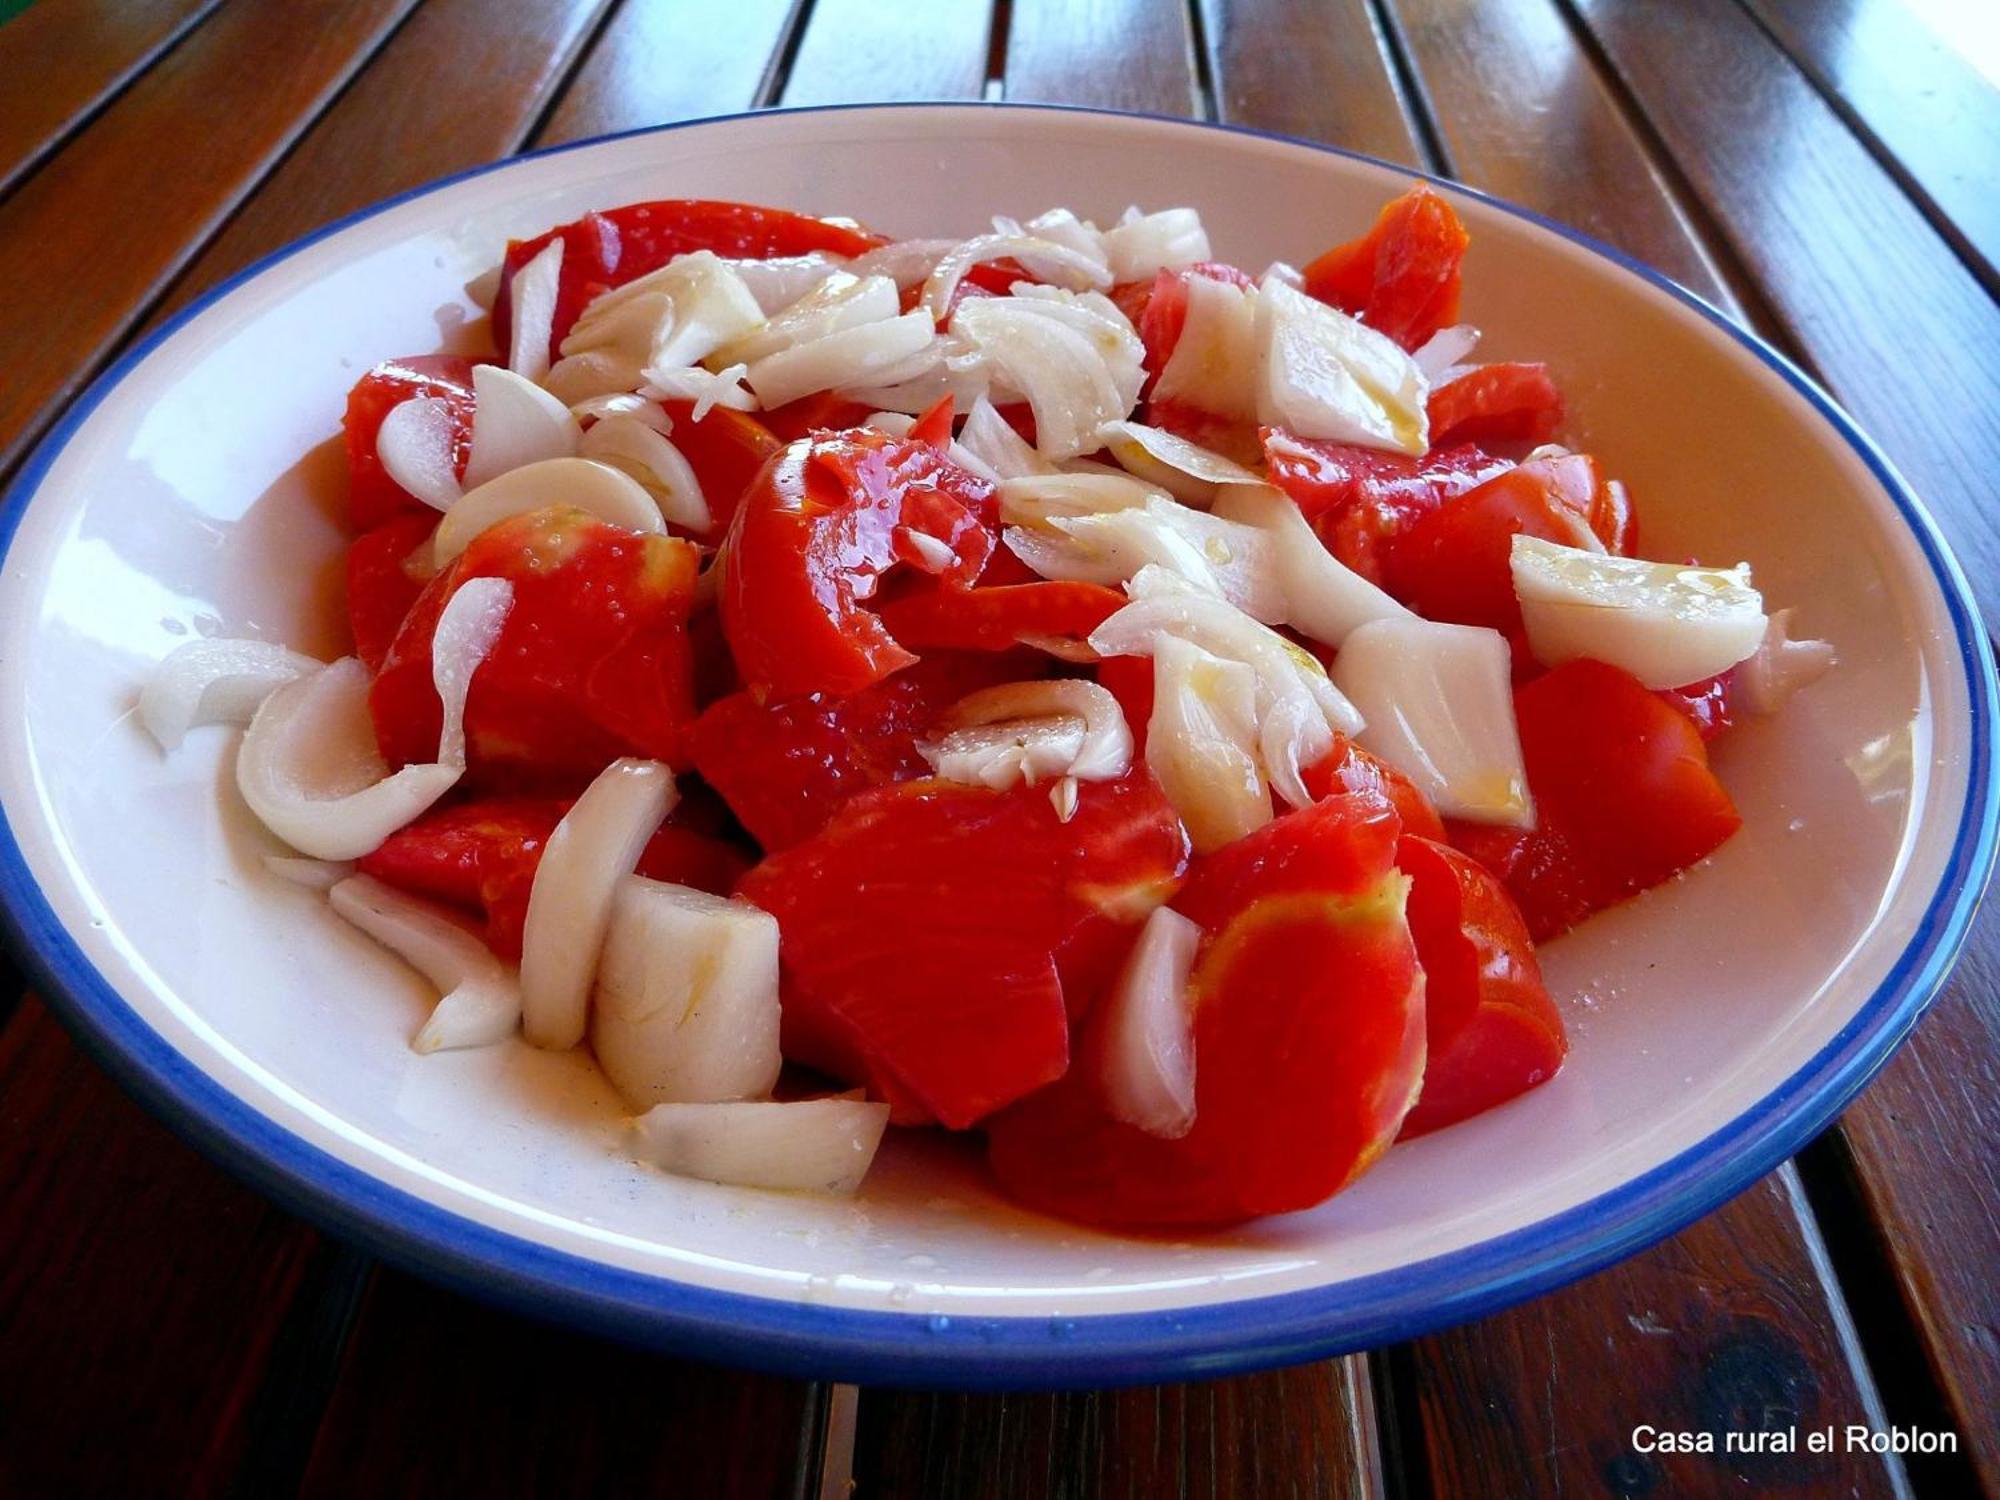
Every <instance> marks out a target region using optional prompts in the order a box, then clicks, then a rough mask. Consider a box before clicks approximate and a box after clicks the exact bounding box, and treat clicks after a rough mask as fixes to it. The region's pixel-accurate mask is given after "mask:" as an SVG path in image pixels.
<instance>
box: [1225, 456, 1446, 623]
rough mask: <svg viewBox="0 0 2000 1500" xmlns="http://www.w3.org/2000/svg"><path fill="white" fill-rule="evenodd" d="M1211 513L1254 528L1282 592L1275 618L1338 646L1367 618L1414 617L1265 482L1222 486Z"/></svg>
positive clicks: (1292, 504) (1289, 500)
mask: <svg viewBox="0 0 2000 1500" xmlns="http://www.w3.org/2000/svg"><path fill="white" fill-rule="evenodd" d="M1215 514H1216V515H1218V516H1221V517H1224V518H1226V519H1228V520H1231V521H1237V522H1241V523H1242V524H1243V525H1245V526H1250V527H1254V528H1256V530H1257V531H1258V532H1259V533H1261V534H1262V535H1263V536H1264V537H1265V538H1266V539H1267V547H1266V553H1267V555H1268V556H1269V558H1270V560H1271V567H1272V569H1273V572H1274V575H1275V580H1276V583H1277V586H1278V589H1279V591H1280V592H1281V593H1282V594H1283V596H1284V605H1283V613H1282V614H1281V615H1280V616H1279V622H1280V623H1283V624H1287V625H1291V626H1293V627H1294V628H1296V629H1297V630H1299V631H1300V632H1302V633H1303V634H1305V635H1308V636H1310V637H1311V638H1312V639H1313V640H1316V641H1324V642H1326V643H1327V644H1328V645H1330V646H1338V645H1339V644H1340V643H1341V642H1342V641H1344V640H1346V639H1347V637H1348V635H1349V634H1350V633H1351V632H1352V631H1354V630H1357V629H1359V628H1360V627H1361V626H1363V625H1366V624H1367V623H1368V622H1369V621H1370V620H1401V619H1409V618H1412V616H1411V614H1410V611H1409V610H1407V609H1405V608H1404V607H1403V606H1402V605H1400V604H1398V603H1397V602H1396V601H1395V600H1394V599H1392V598H1390V597H1389V596H1388V595H1387V594H1385V593H1384V592H1383V591H1382V590H1381V589H1379V588H1377V587H1376V586H1375V585H1374V584H1372V583H1370V582H1369V581H1368V580H1367V579H1365V578H1363V577H1362V576H1361V575H1360V574H1359V573H1356V572H1355V571H1354V570H1353V569H1352V568H1349V567H1347V566H1346V565H1345V564H1344V563H1342V562H1341V561H1340V559H1339V558H1337V557H1335V556H1334V555H1333V554H1332V553H1331V552H1329V551H1327V549H1326V548H1325V547H1324V546H1323V545H1321V543H1320V539H1319V538H1318V537H1317V536H1315V535H1314V534H1313V529H1312V526H1311V525H1310V524H1309V523H1308V522H1307V521H1306V518H1305V516H1304V515H1302V514H1301V513H1300V511H1299V508H1298V505H1297V504H1296V503H1294V501H1293V500H1292V498H1291V497H1290V496H1289V495H1287V494H1285V493H1284V492H1283V491H1282V490H1279V489H1275V488H1273V487H1272V486H1270V485H1267V484H1231V485H1224V486H1223V487H1222V489H1221V491H1220V492H1219V493H1218V495H1217V497H1216V502H1215Z"/></svg>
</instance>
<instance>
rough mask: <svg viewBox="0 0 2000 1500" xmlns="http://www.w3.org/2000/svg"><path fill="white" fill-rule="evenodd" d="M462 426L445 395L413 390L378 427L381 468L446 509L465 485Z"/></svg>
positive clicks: (420, 496) (377, 452)
mask: <svg viewBox="0 0 2000 1500" xmlns="http://www.w3.org/2000/svg"><path fill="white" fill-rule="evenodd" d="M475 420H476V418H475ZM457 432H458V424H457V422H456V421H455V420H454V419H453V417H452V414H451V403H450V402H448V401H446V400H445V399H444V397H442V396H412V397H410V398H409V399H408V400H407V401H399V402H397V403H396V405H394V406H392V407H390V408H389V410H388V413H387V414H386V415H385V416H384V417H383V418H382V425H381V426H380V427H378V428H377V429H376V430H375V456H376V457H377V458H379V459H380V460H381V461H382V471H383V472H384V473H385V474H387V475H388V476H389V477H390V478H391V479H393V480H394V481H395V482H396V483H397V484H398V485H400V486H402V488H403V489H404V490H406V491H408V492H409V493H410V494H412V495H414V496H416V497H417V499H419V500H421V501H423V502H424V504H426V505H430V506H435V507H436V508H437V509H439V510H443V509H445V507H447V506H448V505H450V504H451V502H452V501H454V500H456V499H457V498H458V497H459V495H460V494H461V493H462V492H463V491H464V486H463V485H462V484H460V483H459V478H458V459H457V457H456V451H457V450H456V443H457Z"/></svg>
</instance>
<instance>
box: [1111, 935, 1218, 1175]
mask: <svg viewBox="0 0 2000 1500" xmlns="http://www.w3.org/2000/svg"><path fill="white" fill-rule="evenodd" d="M1201 937H1202V933H1201V928H1200V927H1199V926H1198V925H1197V924H1196V923H1194V922H1191V921H1189V920H1188V919H1187V918H1186V917H1184V916H1182V915H1181V914H1180V913H1179V912H1177V911H1175V910H1174V909H1173V908H1172V907H1170V906H1161V907H1156V908H1154V910H1153V914H1152V915H1151V916H1149V917H1148V918H1146V925H1145V926H1144V927H1143V928H1141V929H1140V932H1139V941H1138V943H1137V944H1135V945H1134V947H1133V949H1132V954H1131V957H1129V958H1127V959H1126V960H1125V969H1124V972H1123V973H1121V974H1120V975H1119V976H1118V984H1117V986H1116V988H1114V989H1113V990H1112V991H1111V994H1110V995H1109V996H1108V997H1107V998H1106V999H1105V1000H1104V1002H1103V1006H1104V1009H1103V1012H1102V1019H1101V1020H1100V1021H1099V1022H1098V1024H1099V1025H1100V1026H1101V1027H1102V1028H1103V1030H1102V1031H1101V1032H1100V1034H1099V1035H1100V1037H1101V1039H1102V1042H1103V1052H1102V1056H1103V1059H1104V1061H1103V1069H1104V1071H1103V1075H1102V1078H1103V1083H1104V1102H1105V1104H1106V1106H1107V1107H1108V1108H1109V1109H1110V1111H1111V1114H1112V1117H1113V1118H1115V1119H1119V1120H1123V1121H1124V1122H1125V1123H1126V1124H1127V1125H1131V1126H1135V1127H1137V1128H1138V1129H1140V1130H1143V1131H1145V1132H1146V1133H1147V1134H1148V1135H1157V1136H1163V1137H1165V1138H1167V1139H1168V1140H1176V1139H1178V1138H1180V1137H1181V1136H1184V1135H1186V1134H1187V1133H1188V1132H1189V1131H1190V1130H1192V1129H1193V1128H1194V1062H1195V1058H1194V1009H1193V1007H1192V1006H1191V1005H1190V1004H1189V1001H1188V992H1187V989H1188V975H1189V974H1190V973H1191V972H1192V971H1193V969H1194V956H1195V951H1196V950H1197V949H1198V948H1200V947H1201Z"/></svg>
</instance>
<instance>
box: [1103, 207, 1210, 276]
mask: <svg viewBox="0 0 2000 1500" xmlns="http://www.w3.org/2000/svg"><path fill="white" fill-rule="evenodd" d="M1103 243H1104V253H1105V255H1106V256H1107V257H1108V258H1109V260H1110V263H1111V279H1112V280H1113V281H1114V282H1118V281H1145V280H1150V279H1151V278H1152V277H1153V276H1155V275H1157V274H1158V273H1159V272H1161V271H1165V270H1169V269H1171V268H1172V267H1175V266H1191V265H1194V264H1196V263H1197V262H1200V261H1204V260H1207V259H1208V258H1209V255H1210V251H1209V248H1208V231H1207V230H1206V229H1204V228H1202V224H1201V215H1200V214H1198V213H1196V212H1195V211H1194V210H1193V209H1191V208H1165V209H1161V210H1160V211H1159V212H1158V213H1151V214H1144V215H1140V216H1137V217H1133V216H1127V217H1126V218H1125V219H1124V220H1123V221H1122V222H1121V223H1120V224H1119V225H1118V226H1117V227H1116V228H1115V229H1107V230H1105V231H1104V235H1103Z"/></svg>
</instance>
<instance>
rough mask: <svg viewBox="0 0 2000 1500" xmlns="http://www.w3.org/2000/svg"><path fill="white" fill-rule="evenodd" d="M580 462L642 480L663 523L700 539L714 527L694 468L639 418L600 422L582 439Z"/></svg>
mask: <svg viewBox="0 0 2000 1500" xmlns="http://www.w3.org/2000/svg"><path fill="white" fill-rule="evenodd" d="M655 410H658V408H657V407H656V408H655ZM582 456H583V457H584V458H593V459H596V460H597V461H598V462H599V463H605V464H610V465H611V466H612V467H613V468H615V469H619V470H622V471H623V472H624V473H626V474H629V475H631V476H632V478H634V479H636V480H638V481H639V483H640V484H641V485H642V486H644V488H645V490H646V493H647V494H649V495H651V496H652V497H653V503H654V504H656V505H658V506H659V508H660V516H661V518H662V519H664V520H666V521H669V522H671V523H673V524H674V525H676V526H685V527H686V528H687V529H688V530H689V531H693V532H697V533H699V532H704V531H707V530H708V528H709V527H710V526H712V525H713V524H714V517H713V516H712V515H711V514H710V513H709V509H708V500H707V498H706V497H705V496H704V495H703V494H702V492H701V480H700V478H699V477H698V476H697V475H696V474H695V471H694V465H692V464H690V463H689V462H688V461H687V458H686V456H685V455H683V454H682V452H681V450H680V449H678V448H676V447H675V446H674V445H673V444H672V443H671V442H670V441H668V440H667V439H666V438H665V437H663V436H661V435H660V433H659V432H657V431H656V430H655V429H653V428H652V427H649V426H648V425H646V424H645V423H644V422H642V421H640V420H639V419H638V418H637V417H631V416H625V415H622V414H621V415H616V416H609V417H605V418H603V419H601V420H600V421H598V422H597V423H596V424H594V425H593V426H592V427H591V429H590V431H588V432H586V433H585V434H584V435H583V449H582Z"/></svg>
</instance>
